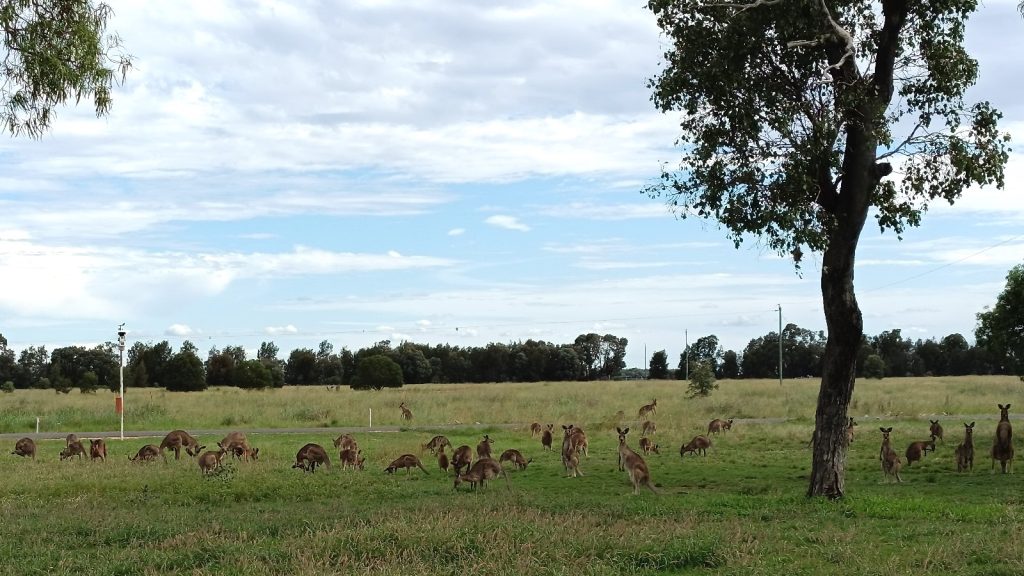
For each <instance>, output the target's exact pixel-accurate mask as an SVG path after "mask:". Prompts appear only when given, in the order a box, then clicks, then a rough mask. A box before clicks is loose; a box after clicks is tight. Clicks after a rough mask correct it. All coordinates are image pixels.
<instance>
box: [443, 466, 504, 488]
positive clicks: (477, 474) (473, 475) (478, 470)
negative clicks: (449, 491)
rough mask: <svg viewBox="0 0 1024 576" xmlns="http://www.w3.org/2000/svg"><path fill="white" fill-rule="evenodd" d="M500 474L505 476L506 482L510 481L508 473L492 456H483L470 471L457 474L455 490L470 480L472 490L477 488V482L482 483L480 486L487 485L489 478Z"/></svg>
mask: <svg viewBox="0 0 1024 576" xmlns="http://www.w3.org/2000/svg"><path fill="white" fill-rule="evenodd" d="M499 475H501V476H504V477H505V482H506V483H508V474H507V473H506V472H505V470H503V469H502V468H501V465H500V464H499V463H497V462H495V461H494V460H492V459H491V458H481V459H479V460H477V461H476V463H474V464H473V467H472V468H470V469H469V471H468V472H466V473H465V474H463V475H461V476H459V475H456V476H455V485H454V487H453V489H454V490H458V488H459V485H460V484H462V483H463V482H468V483H469V485H470V488H471V489H472V490H476V486H477V484H480V488H481V489H483V488H484V487H485V483H486V482H487V480H491V479H493V478H497V477H498V476H499ZM508 487H509V490H511V489H512V485H511V484H508Z"/></svg>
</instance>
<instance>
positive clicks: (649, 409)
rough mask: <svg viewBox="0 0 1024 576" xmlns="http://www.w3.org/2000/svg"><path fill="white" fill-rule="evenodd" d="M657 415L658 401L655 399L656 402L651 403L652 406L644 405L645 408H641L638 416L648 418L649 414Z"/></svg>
mask: <svg viewBox="0 0 1024 576" xmlns="http://www.w3.org/2000/svg"><path fill="white" fill-rule="evenodd" d="M657 413H658V399H657V398H655V399H654V400H652V401H651V403H650V404H644V405H643V406H641V407H640V410H639V411H638V412H637V416H639V417H640V418H643V417H644V416H647V415H648V414H657Z"/></svg>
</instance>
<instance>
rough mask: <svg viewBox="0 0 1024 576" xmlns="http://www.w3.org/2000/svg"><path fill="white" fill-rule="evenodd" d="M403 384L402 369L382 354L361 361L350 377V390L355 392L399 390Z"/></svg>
mask: <svg viewBox="0 0 1024 576" xmlns="http://www.w3.org/2000/svg"><path fill="white" fill-rule="evenodd" d="M404 383H405V381H404V380H403V379H402V367H401V366H399V365H398V364H396V363H395V361H394V360H392V359H391V358H388V357H387V356H385V355H383V354H376V355H374V356H367V357H366V358H363V359H361V360H360V361H359V364H358V365H357V366H356V373H355V376H353V377H352V388H353V389H355V390H369V389H371V388H372V389H374V390H380V389H381V388H401V387H402V385H403V384H404Z"/></svg>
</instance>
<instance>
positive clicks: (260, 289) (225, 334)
mask: <svg viewBox="0 0 1024 576" xmlns="http://www.w3.org/2000/svg"><path fill="white" fill-rule="evenodd" d="M110 4H111V5H112V7H113V9H114V16H113V17H112V19H111V22H110V28H111V30H114V31H116V32H117V33H118V34H120V36H121V37H122V40H123V42H124V44H125V45H126V46H127V48H128V51H129V52H130V53H131V54H132V55H133V57H134V59H135V69H134V70H133V71H132V72H131V73H130V74H129V76H128V78H127V80H126V82H125V83H124V84H123V85H122V86H120V87H118V88H117V89H116V91H115V93H114V104H113V108H112V110H111V112H110V114H109V116H107V117H105V118H100V119H97V118H96V117H95V114H94V113H93V111H92V110H91V109H90V108H89V107H88V106H84V105H83V106H80V107H73V106H72V107H67V108H63V109H61V110H59V111H58V113H57V116H56V118H55V120H54V122H53V128H52V130H51V132H50V133H49V134H47V135H45V136H44V137H43V138H41V139H40V140H30V139H28V138H24V137H21V138H10V137H4V138H2V139H0V167H2V168H0V333H2V334H3V335H4V336H5V337H6V338H7V339H8V341H9V344H10V346H11V347H13V348H14V349H16V350H21V349H23V348H25V347H27V346H33V345H45V346H47V347H48V348H49V349H52V348H54V347H60V346H69V345H84V346H92V345H95V344H98V343H102V342H105V341H113V340H115V339H116V330H117V327H118V325H119V324H120V323H122V322H123V323H125V328H126V329H127V330H128V344H129V345H131V343H132V342H134V341H143V342H147V341H149V342H158V341H160V340H165V339H166V340H168V341H169V342H170V343H171V344H172V345H173V346H175V347H177V346H180V344H181V343H182V342H183V341H184V340H186V339H188V340H191V341H192V342H194V343H195V344H196V345H197V346H198V347H199V349H200V350H201V351H204V352H205V351H206V350H208V349H209V348H211V347H213V346H216V347H219V348H222V347H224V346H227V345H232V346H235V345H241V346H244V347H245V348H246V349H248V350H249V351H250V353H252V354H253V355H254V351H255V350H256V349H257V348H258V347H259V344H260V343H261V342H263V341H273V342H275V343H276V344H277V345H278V347H279V348H280V349H281V353H282V357H285V356H287V354H288V352H289V351H291V350H292V349H295V348H303V347H306V348H314V349H315V348H316V347H317V345H318V344H319V342H321V341H322V340H327V341H329V342H331V343H332V344H333V345H334V346H335V349H340V348H341V347H343V346H347V347H348V348H350V349H353V350H355V349H358V348H362V347H365V346H370V345H372V344H373V343H375V342H378V341H381V340H390V341H392V343H395V344H397V343H398V342H401V341H403V340H408V341H412V342H417V343H425V344H440V343H449V344H452V345H458V346H479V345H485V344H487V343H489V342H513V341H519V340H526V339H529V338H533V339H542V340H546V341H549V342H555V343H568V342H572V341H573V340H574V339H575V338H576V336H577V335H579V334H583V333H588V332H598V333H600V334H606V333H611V334H615V335H616V336H619V337H626V338H628V340H629V347H628V352H627V357H626V361H627V364H628V365H629V366H644V365H646V359H647V358H648V357H649V356H650V355H651V354H653V353H654V352H655V351H657V350H665V351H666V352H667V353H668V355H669V358H670V363H671V364H673V365H674V363H675V361H676V359H678V357H679V354H680V352H681V351H682V349H683V347H684V345H685V343H686V342H693V341H694V340H695V339H696V338H699V337H701V336H706V335H709V334H714V335H716V336H718V338H719V340H720V342H721V343H722V345H723V346H724V347H725V348H727V349H734V350H737V351H742V349H743V348H744V347H745V346H746V345H747V343H748V342H749V341H750V340H751V339H753V338H757V337H759V336H763V335H765V334H767V333H769V332H771V331H775V330H777V329H778V323H779V316H780V314H779V311H778V307H779V306H781V318H782V322H783V323H796V324H797V325H799V326H801V327H803V328H808V329H812V330H824V329H825V321H824V317H823V314H822V310H821V296H820V285H819V274H820V257H819V255H815V254H810V255H805V258H804V264H803V271H802V273H801V274H797V273H796V272H795V270H794V267H793V263H792V261H791V260H787V259H783V258H780V257H778V256H777V255H775V254H774V253H771V252H770V251H768V250H767V249H766V248H765V247H763V246H761V245H758V243H757V242H746V243H744V244H742V245H741V246H740V247H739V248H738V249H737V248H736V247H734V245H733V244H732V242H731V241H730V240H728V239H727V237H726V233H725V231H724V230H723V229H721V228H720V226H719V225H718V224H717V223H716V222H714V221H703V220H697V219H686V220H680V219H678V218H676V217H675V216H674V215H673V214H672V213H671V212H669V210H668V209H667V207H666V206H665V204H664V201H663V200H661V199H652V198H650V197H648V196H646V195H645V194H643V193H642V190H643V188H644V187H645V186H646V185H649V184H651V183H653V182H654V181H655V180H656V178H657V177H658V175H659V174H660V170H661V167H662V165H663V164H665V163H673V164H674V163H675V162H676V161H677V160H678V156H679V153H678V150H677V149H676V148H675V146H674V142H675V139H676V137H677V136H678V123H679V117H678V116H674V115H672V114H661V113H659V112H657V111H656V110H655V109H654V106H653V104H652V103H651V102H650V90H649V88H648V87H647V82H648V81H649V80H650V79H651V78H652V77H654V76H655V75H656V74H657V73H658V70H659V67H660V61H661V54H662V52H663V51H664V49H665V46H664V43H663V42H664V39H663V38H662V37H661V36H660V35H659V30H658V28H657V26H656V24H655V20H654V17H653V15H652V14H651V13H650V12H649V11H647V10H646V9H645V8H644V2H638V1H631V2H621V1H598V0H579V1H564V2H548V1H536V2H535V1H530V0H516V1H514V2H502V1H494V2H476V1H468V0H464V1H447V2H426V1H424V2H419V1H416V2H394V1H369V0H347V1H342V2H292V1H288V2H276V1H249V2H209V1H208V0H197V1H191V2H190V1H183V0H152V1H147V2H131V1H122V0H115V1H112V2H110ZM1015 6H1016V0H1012V1H1010V0H1001V1H995V0H989V1H987V2H985V3H983V4H982V5H981V7H980V9H979V11H978V13H977V14H975V15H974V17H973V18H972V20H971V21H970V23H969V25H968V30H967V32H968V38H967V45H968V48H969V51H970V52H971V54H972V55H973V56H974V57H976V58H977V59H978V61H979V63H980V69H981V75H980V79H979V82H978V84H977V86H975V87H974V88H972V89H971V91H970V93H969V94H968V97H969V100H972V101H973V100H983V99H984V100H989V101H991V102H992V103H993V105H994V106H995V107H996V108H998V109H1000V110H1001V111H1002V112H1003V113H1004V118H1003V120H1002V123H1001V126H1002V128H1003V129H1004V130H1005V131H1007V132H1009V133H1010V134H1011V137H1012V141H1013V147H1014V149H1015V151H1014V152H1013V153H1012V154H1011V156H1010V160H1009V164H1008V166H1007V169H1006V187H1005V188H1004V189H1003V190H997V189H994V188H992V189H983V190H977V189H971V190H969V191H967V192H966V193H965V194H964V197H963V198H962V199H961V200H960V201H959V202H957V203H956V205H955V206H952V207H950V206H945V205H940V204H936V205H933V206H932V207H931V208H930V210H929V212H928V213H927V214H926V215H925V217H924V219H923V225H922V226H921V227H920V228H915V229H910V230H908V231H907V232H906V233H905V234H904V235H903V238H902V241H901V240H899V239H898V238H897V237H896V236H895V235H894V234H892V233H886V234H882V233H880V231H879V230H878V227H877V226H876V225H874V224H873V220H869V223H868V225H867V226H866V227H865V229H864V233H863V235H862V240H861V245H860V250H859V252H858V260H857V269H856V290H857V294H858V298H859V302H860V305H861V308H862V310H863V313H864V324H865V326H864V329H865V332H866V333H867V334H868V335H876V334H878V333H880V332H882V331H884V330H890V329H895V328H899V329H902V331H903V332H902V333H903V335H904V337H909V338H912V339H915V340H916V339H918V338H922V339H923V338H941V337H943V336H945V335H948V334H952V333H961V334H963V335H964V336H966V337H967V338H968V340H970V341H973V331H974V327H975V324H976V318H975V315H976V314H977V313H978V312H980V311H982V310H983V309H984V307H985V306H988V305H992V304H994V302H995V299H996V297H997V295H998V294H999V292H1000V291H1001V290H1002V289H1003V287H1004V285H1005V276H1006V273H1007V271H1008V270H1009V269H1010V268H1011V267H1012V266H1014V265H1016V264H1019V263H1021V262H1022V261H1024V152H1022V150H1024V147H1022V146H1021V144H1022V140H1024V99H1021V97H1020V94H1021V93H1024V59H1022V58H1020V54H1024V19H1022V18H1021V16H1020V14H1018V13H1017V12H1016V9H1015Z"/></svg>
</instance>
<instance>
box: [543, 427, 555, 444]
mask: <svg viewBox="0 0 1024 576" xmlns="http://www.w3.org/2000/svg"><path fill="white" fill-rule="evenodd" d="M554 428H555V425H554V424H548V428H547V430H545V431H544V433H543V434H541V435H540V445H541V446H542V447H543V448H544V449H545V450H551V442H552V440H553V439H554V438H553V435H552V434H551V431H552V430H554Z"/></svg>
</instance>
